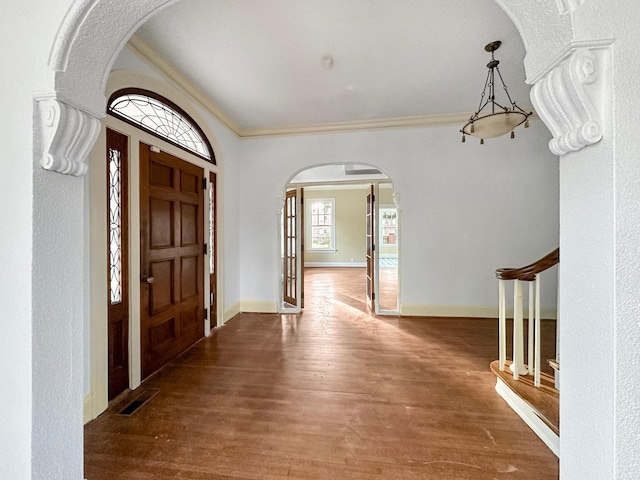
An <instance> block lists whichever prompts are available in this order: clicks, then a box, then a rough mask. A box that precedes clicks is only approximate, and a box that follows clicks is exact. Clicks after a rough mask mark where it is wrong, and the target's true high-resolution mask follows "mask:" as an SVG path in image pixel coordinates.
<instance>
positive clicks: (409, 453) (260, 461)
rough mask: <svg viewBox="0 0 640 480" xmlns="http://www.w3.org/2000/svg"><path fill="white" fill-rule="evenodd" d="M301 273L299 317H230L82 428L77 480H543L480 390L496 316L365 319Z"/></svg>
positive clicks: (526, 438)
mask: <svg viewBox="0 0 640 480" xmlns="http://www.w3.org/2000/svg"><path fill="white" fill-rule="evenodd" d="M313 270H322V269H313ZM316 273H319V274H322V275H317V276H316V275H308V276H307V282H312V284H313V288H310V289H309V292H313V293H312V294H310V295H309V296H308V297H307V298H306V308H305V311H304V313H303V314H301V315H284V316H280V315H269V314H242V315H240V316H238V317H236V318H234V319H233V320H231V321H230V322H229V323H228V324H227V325H226V326H224V327H222V328H220V329H218V330H217V331H216V332H215V333H214V334H213V336H212V337H210V338H208V339H205V340H203V341H201V342H200V343H199V344H197V345H196V346H195V347H194V348H192V349H191V350H189V351H188V352H187V353H186V354H184V355H183V356H182V357H181V358H180V359H178V360H176V361H175V362H173V363H172V364H170V365H169V366H168V367H166V368H165V369H164V370H162V371H161V372H160V373H159V374H157V375H155V376H153V377H152V378H150V379H149V380H148V381H147V382H145V383H144V384H143V386H142V387H140V389H139V391H141V390H144V389H148V388H157V389H159V392H158V394H157V395H156V396H155V397H153V398H152V399H151V400H150V401H149V402H148V403H147V404H145V405H144V406H142V407H141V408H140V409H139V410H138V411H137V412H136V413H134V414H133V415H131V416H129V417H125V416H121V415H117V412H118V411H119V409H120V408H121V407H122V406H123V405H114V406H113V408H111V409H110V410H109V411H108V412H106V413H105V414H103V415H102V416H101V417H100V418H98V419H97V420H95V421H94V422H92V423H91V424H89V425H88V426H87V427H86V428H85V477H86V478H87V480H107V479H109V480H117V479H132V480H135V479H174V478H177V479H212V480H215V479H274V480H275V479H284V478H289V479H291V478H293V479H405V480H409V479H444V480H447V479H456V480H465V479H487V480H493V479H522V480H525V479H526V480H531V479H536V480H547V479H549V480H550V479H557V478H558V461H557V458H556V457H555V456H554V455H553V454H552V453H551V452H550V451H549V450H548V449H547V447H546V446H544V444H543V443H542V442H541V441H540V440H539V439H538V437H536V435H535V434H534V433H533V432H532V431H531V430H529V428H528V427H527V426H526V425H525V424H524V423H523V422H522V421H521V420H520V419H519V418H518V417H517V415H516V414H515V413H514V412H513V411H512V410H511V409H510V408H509V407H508V406H507V405H506V403H505V402H504V401H503V400H502V399H501V398H500V397H499V396H498V394H497V393H496V392H495V390H494V385H495V376H494V374H493V373H492V372H491V371H490V370H489V364H490V362H491V361H492V360H494V359H495V357H496V354H497V344H496V338H497V333H496V332H497V321H496V320H478V319H455V320H454V319H442V318H429V319H425V318H419V319H418V318H388V317H384V318H376V317H372V316H370V315H369V314H368V313H367V310H366V306H365V305H364V301H363V300H362V298H361V296H360V294H359V293H358V292H354V291H353V290H352V289H350V285H352V282H350V281H349V280H348V278H346V277H343V278H340V276H339V275H338V273H336V276H334V277H333V278H327V275H326V273H327V272H319V271H318V272H316ZM314 277H315V278H314ZM314 282H315V283H314ZM133 393H134V394H137V393H138V392H133Z"/></svg>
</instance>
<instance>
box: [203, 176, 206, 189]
mask: <svg viewBox="0 0 640 480" xmlns="http://www.w3.org/2000/svg"><path fill="white" fill-rule="evenodd" d="M202 189H203V190H206V189H207V179H206V178H203V179H202Z"/></svg>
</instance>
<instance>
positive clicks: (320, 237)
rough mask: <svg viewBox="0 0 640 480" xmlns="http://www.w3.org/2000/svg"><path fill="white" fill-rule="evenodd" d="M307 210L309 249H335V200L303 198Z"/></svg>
mask: <svg viewBox="0 0 640 480" xmlns="http://www.w3.org/2000/svg"><path fill="white" fill-rule="evenodd" d="M305 202H306V203H307V205H309V207H308V208H309V210H308V212H307V218H308V219H309V220H308V222H309V225H310V230H311V232H310V233H311V243H310V248H309V250H329V251H335V249H336V245H335V244H336V240H335V239H336V236H335V200H334V199H333V198H310V199H305Z"/></svg>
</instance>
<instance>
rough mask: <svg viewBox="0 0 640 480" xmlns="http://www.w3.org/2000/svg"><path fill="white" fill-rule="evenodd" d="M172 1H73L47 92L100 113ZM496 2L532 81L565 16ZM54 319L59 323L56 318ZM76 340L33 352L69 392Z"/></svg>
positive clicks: (567, 36)
mask: <svg viewBox="0 0 640 480" xmlns="http://www.w3.org/2000/svg"><path fill="white" fill-rule="evenodd" d="M174 1H176V0H147V1H144V2H125V3H123V4H120V3H119V4H118V8H114V2H113V1H112V0H77V1H75V2H74V3H73V4H72V6H71V9H70V10H69V12H68V14H67V16H66V17H65V19H64V21H63V23H62V25H61V26H60V30H59V35H58V37H57V39H56V42H55V44H54V45H53V49H52V54H51V57H50V60H49V67H50V69H51V71H52V72H53V73H54V83H53V85H52V91H51V92H50V93H52V94H53V95H54V96H55V97H56V98H58V99H62V100H61V102H62V103H64V104H65V105H66V106H67V107H68V108H69V109H71V110H72V111H74V110H75V111H78V112H82V113H83V114H84V115H88V116H90V117H92V118H94V119H97V118H101V117H103V116H104V107H105V102H106V100H105V95H104V91H105V85H106V81H107V78H108V75H109V72H110V69H111V65H112V64H113V62H114V60H115V58H116V56H117V55H118V53H119V51H120V50H121V49H122V47H123V45H124V44H125V43H126V41H127V40H128V38H129V37H130V36H131V35H132V34H133V33H134V32H135V30H136V29H137V28H138V27H139V25H141V24H142V23H143V22H144V21H145V20H146V19H147V18H149V17H150V16H151V15H153V14H154V13H155V12H157V11H158V10H159V9H161V8H163V7H165V6H167V5H169V4H171V3H174ZM496 1H497V3H498V4H499V5H500V6H501V7H502V8H503V9H504V10H505V11H506V12H507V13H508V14H509V15H510V17H511V18H512V20H513V21H514V23H515V24H516V26H517V27H518V30H519V31H520V34H521V36H522V38H523V40H524V43H525V46H526V49H527V59H526V61H525V63H526V68H527V73H528V76H529V82H530V83H534V82H535V81H536V80H537V79H539V78H540V76H541V75H542V73H544V70H545V65H546V64H547V61H548V60H549V59H551V58H553V57H554V56H555V55H556V54H557V53H558V52H560V51H561V50H562V49H563V48H564V47H565V46H566V45H567V43H568V42H570V41H571V40H572V37H573V31H572V28H571V18H570V16H568V15H563V14H564V13H566V12H563V11H562V9H559V8H558V2H557V1H556V0H544V1H541V2H536V4H535V5H531V4H530V2H517V3H514V2H509V1H507V0H496ZM36 129H40V130H45V129H46V123H45V119H44V118H42V119H40V125H36ZM88 138H89V140H88V141H89V143H90V144H91V145H89V146H90V147H91V146H92V145H93V143H94V142H95V137H93V138H91V135H88ZM86 151H87V150H85V153H84V155H86ZM82 156H83V153H81V154H80V157H82ZM38 160H39V159H38ZM73 160H75V161H79V162H85V161H86V159H85V158H73ZM82 195H83V193H82V191H81V190H78V191H77V192H75V193H74V194H73V196H72V198H68V197H69V196H67V197H65V198H64V199H61V202H62V203H61V204H60V206H59V208H61V209H68V210H69V211H72V212H80V213H81V209H80V210H78V209H77V208H74V204H76V205H82V204H83V202H84V201H85V200H84V198H82ZM46 226H47V225H45V227H46ZM39 227H41V225H35V226H34V228H39ZM45 230H46V229H45ZM63 255H66V257H67V258H69V259H76V258H77V256H78V255H79V254H78V252H76V251H68V252H65V253H64V254H63ZM71 289H72V290H73V291H75V293H76V298H75V299H74V302H72V303H73V304H74V305H82V295H83V294H82V292H83V283H82V278H78V279H77V280H76V284H75V285H72V286H71ZM58 320H59V321H61V322H62V319H58ZM73 321H74V322H75V321H77V320H75V319H74V320H73ZM74 328H75V329H79V330H81V325H74ZM81 342H82V336H81V335H80V336H77V337H75V338H74V339H73V344H72V345H71V349H70V351H68V352H67V353H66V354H65V357H64V358H63V359H62V360H60V359H58V358H54V359H51V358H47V357H44V356H39V357H38V355H40V353H39V352H34V355H35V356H36V357H35V358H34V361H35V362H44V363H47V362H50V361H53V362H55V363H58V364H59V367H60V368H61V369H63V370H67V371H68V372H69V374H70V376H71V377H72V378H73V382H74V383H75V387H76V388H74V391H78V390H79V389H78V388H77V386H78V385H77V384H78V383H81V382H82V374H80V375H77V372H82V370H83V359H82V356H81V355H74V354H73V352H72V351H75V352H77V351H81ZM74 373H75V375H74ZM65 388H66V386H65V385H57V386H54V387H53V389H52V391H50V392H48V393H49V394H50V396H51V398H52V401H55V399H56V398H57V397H64V396H65V393H64V392H63V390H65ZM78 400H79V399H78ZM63 403H64V402H63ZM75 405H76V406H75V408H77V409H79V408H81V406H80V405H81V402H79V401H78V402H76V404H75ZM74 418H77V417H74ZM36 421H38V419H36ZM40 421H41V422H42V425H37V426H36V427H39V428H41V429H43V430H44V431H46V432H48V433H49V434H50V435H49V436H51V437H53V436H55V435H56V432H57V425H55V424H49V423H48V422H47V421H44V420H40ZM69 427H70V429H71V430H73V431H74V432H76V434H74V435H72V440H70V442H71V443H72V444H73V445H71V447H72V450H73V451H75V452H79V454H76V455H77V458H76V461H77V464H78V465H81V463H82V457H81V447H82V440H81V435H77V432H78V431H79V430H80V429H81V428H82V426H81V425H69ZM76 467H77V465H76ZM74 470H77V468H76V469H74Z"/></svg>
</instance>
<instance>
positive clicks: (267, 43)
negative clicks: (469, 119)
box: [137, 0, 530, 129]
mask: <svg viewBox="0 0 640 480" xmlns="http://www.w3.org/2000/svg"><path fill="white" fill-rule="evenodd" d="M137 33H138V36H139V37H141V38H142V40H144V42H146V43H147V44H149V45H150V46H151V47H152V48H153V49H154V50H156V51H157V52H158V53H160V55H161V56H162V57H164V59H166V60H167V61H169V62H170V63H171V64H172V65H173V66H175V67H176V68H177V69H178V70H179V71H181V72H182V74H183V75H184V76H185V77H186V78H187V79H188V80H189V81H190V82H191V83H192V84H193V85H195V86H196V87H197V89H199V90H200V91H201V92H202V93H203V94H204V95H205V96H206V97H208V99H209V100H211V101H212V102H213V103H214V104H215V105H217V106H218V107H219V108H220V109H221V110H222V111H223V112H224V113H225V114H226V115H227V116H229V117H230V118H231V119H233V121H234V122H235V123H236V124H237V125H239V127H240V128H242V129H258V128H273V127H283V126H301V125H315V124H333V123H336V122H363V121H371V120H380V119H397V118H399V117H400V118H403V117H415V116H439V115H446V114H454V113H455V114H457V113H463V112H464V114H465V115H469V114H470V113H471V112H472V111H473V110H475V109H477V107H478V102H479V100H480V93H481V92H482V88H483V86H484V82H485V78H486V72H487V69H486V64H487V62H488V61H489V60H490V55H489V54H488V53H487V52H485V51H484V46H485V45H486V44H487V43H489V42H491V41H493V40H501V41H502V47H501V48H500V49H499V50H498V51H497V52H496V58H497V59H498V60H500V61H501V65H500V70H501V72H502V76H503V78H504V79H505V82H506V84H507V86H508V87H509V93H510V94H511V97H512V98H513V99H514V100H515V101H517V102H518V104H519V105H520V106H521V107H523V108H526V107H528V106H529V105H530V100H529V86H528V85H525V83H524V78H525V73H524V66H523V59H524V53H525V52H524V47H523V45H522V40H521V39H520V36H519V34H518V32H517V30H516V28H515V26H514V25H513V23H512V22H511V21H510V20H509V18H508V17H507V16H506V14H505V13H504V12H503V11H502V10H501V9H500V8H499V7H498V5H497V4H496V3H495V1H494V0H259V1H258V0H182V1H180V2H178V3H176V4H173V5H172V6H170V7H168V8H166V9H164V10H162V11H160V12H159V13H158V14H157V15H156V16H154V17H153V18H151V19H150V20H149V21H148V22H147V23H145V24H144V25H143V26H142V27H141V28H140V30H139V31H138V32H137ZM326 57H330V58H331V61H332V64H331V65H328V63H330V62H329V61H328V60H327V59H326ZM328 67H330V68H328ZM496 91H498V89H496ZM502 93H503V92H502V89H500V92H499V93H497V94H496V95H501V94H502ZM499 98H500V97H498V99H499ZM463 118H464V117H463Z"/></svg>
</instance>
